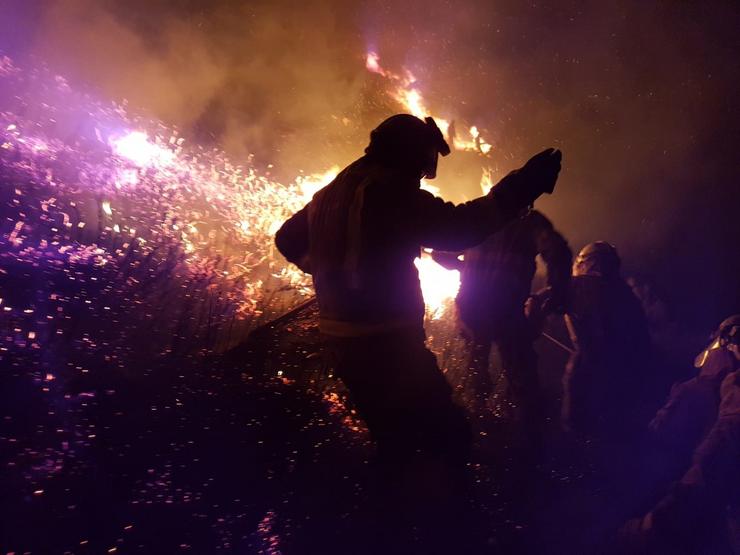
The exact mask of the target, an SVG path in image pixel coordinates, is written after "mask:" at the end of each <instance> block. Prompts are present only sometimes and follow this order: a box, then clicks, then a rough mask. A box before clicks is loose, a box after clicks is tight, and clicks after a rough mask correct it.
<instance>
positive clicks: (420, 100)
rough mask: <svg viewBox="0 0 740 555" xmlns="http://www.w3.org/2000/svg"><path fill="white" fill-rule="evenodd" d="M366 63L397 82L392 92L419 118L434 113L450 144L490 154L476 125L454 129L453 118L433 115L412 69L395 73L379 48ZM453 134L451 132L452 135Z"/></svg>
mask: <svg viewBox="0 0 740 555" xmlns="http://www.w3.org/2000/svg"><path fill="white" fill-rule="evenodd" d="M365 67H366V68H367V70H368V71H370V72H372V73H377V74H378V75H382V76H383V77H385V78H386V79H388V80H390V81H392V82H394V83H395V89H394V90H393V91H392V92H391V93H390V94H391V97H392V98H393V99H395V100H396V101H397V102H398V103H399V104H400V105H401V106H403V107H404V109H405V110H406V111H407V112H408V113H410V114H411V115H413V116H416V117H417V118H422V119H423V118H425V117H429V116H431V117H433V118H434V121H435V122H436V123H437V127H439V129H440V131H442V134H443V135H445V136H446V137H447V139H448V142H449V143H450V145H451V146H452V147H453V148H454V149H456V150H467V151H474V152H478V153H480V154H482V155H487V154H489V153H490V152H491V151H492V150H493V145H491V143H489V142H488V141H486V140H485V139H483V137H481V134H480V130H479V129H478V127H477V126H475V125H472V126H469V127H464V128H463V129H464V131H462V132H461V131H459V130H457V129H455V132H454V134H453V133H451V122H450V120H447V119H445V118H441V117H439V116H438V115H434V114H433V113H432V112H431V111H430V110H429V109H428V108H427V107H426V105H425V104H424V97H423V96H422V94H421V91H420V90H419V87H418V83H417V79H416V77H415V76H414V74H413V73H411V71H409V70H408V69H406V68H404V70H403V75H399V74H397V73H393V72H392V71H389V70H387V69H385V68H383V67H382V66H381V65H380V56H379V55H378V53H377V52H373V51H370V52H368V53H367V55H366V57H365ZM450 135H452V136H450Z"/></svg>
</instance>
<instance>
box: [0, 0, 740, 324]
mask: <svg viewBox="0 0 740 555" xmlns="http://www.w3.org/2000/svg"><path fill="white" fill-rule="evenodd" d="M0 8H1V9H2V13H3V14H4V16H3V19H2V20H1V21H0V48H3V49H5V50H6V51H8V52H10V53H11V54H12V55H14V56H16V57H19V58H21V59H24V58H26V57H27V56H29V55H33V56H36V57H37V59H43V60H45V61H47V62H48V64H49V65H50V66H51V67H52V68H54V69H55V70H56V71H58V72H59V73H63V74H65V75H68V76H70V77H71V79H72V81H73V83H75V84H78V85H79V86H86V87H90V88H91V89H92V90H93V91H95V92H96V93H97V94H99V95H100V96H101V97H103V98H114V99H122V98H126V99H128V101H129V103H130V105H131V106H132V107H134V108H135V109H137V110H141V111H142V112H144V113H148V114H151V115H154V116H156V117H158V118H162V119H164V120H165V121H167V122H170V123H172V124H174V125H178V126H179V127H181V128H182V129H183V130H184V131H185V132H186V134H189V135H190V136H191V137H193V138H194V139H196V140H197V141H198V142H201V143H213V144H217V145H219V146H222V147H223V148H225V149H226V150H227V151H229V152H231V153H232V154H233V155H234V156H235V157H236V158H237V159H238V158H239V157H241V156H244V155H245V154H246V153H251V154H254V155H255V160H256V162H257V163H258V164H262V165H266V164H268V163H275V164H276V166H277V168H278V170H277V171H278V172H280V171H282V172H284V174H285V175H294V174H295V173H296V170H298V169H305V170H307V171H319V170H323V169H325V168H326V167H328V166H330V165H332V164H334V163H339V164H344V163H347V162H349V161H350V160H351V159H352V158H353V157H355V156H357V155H358V154H359V153H360V152H361V149H362V147H363V146H364V143H365V140H366V137H367V133H368V131H369V130H370V129H371V128H372V127H373V125H374V124H376V123H377V122H378V121H379V120H380V119H382V118H383V117H385V116H387V115H389V114H390V113H391V112H392V111H393V110H395V108H394V106H393V104H391V103H389V102H388V101H387V99H386V98H385V97H384V96H383V95H382V94H380V92H379V91H380V90H381V89H382V85H383V83H382V81H381V80H379V79H378V77H377V76H374V75H370V74H368V73H367V72H366V71H365V69H364V65H363V64H364V61H363V56H364V53H365V51H366V50H367V49H368V48H373V49H375V50H377V51H378V52H379V53H380V55H381V57H382V58H383V61H384V62H385V63H387V65H389V66H390V67H395V68H398V67H400V66H401V65H405V66H407V67H409V68H410V69H412V70H413V71H414V72H415V74H416V75H417V77H418V78H419V80H420V82H421V86H422V89H423V91H424V93H425V96H426V98H427V100H428V103H429V105H430V107H431V109H432V111H433V112H434V113H438V114H440V115H442V116H445V117H452V118H460V119H464V120H467V121H470V122H473V123H476V124H477V125H478V126H479V127H481V128H482V129H483V130H484V132H485V136H486V137H488V138H489V140H490V141H491V142H492V143H493V144H494V151H493V163H494V165H495V166H496V167H497V168H498V169H499V170H500V171H502V172H503V171H507V170H508V169H512V168H514V167H516V166H517V165H519V164H520V163H521V162H523V161H524V160H525V159H526V158H527V157H528V156H529V155H530V154H532V153H534V152H536V151H537V150H539V149H541V148H544V147H547V146H557V147H559V148H561V149H562V150H563V152H564V170H563V173H562V177H561V180H560V183H559V186H558V187H559V188H558V190H557V191H556V193H557V194H556V195H554V196H553V197H552V198H548V199H546V200H545V201H543V202H542V203H541V208H542V209H543V210H544V211H545V212H546V213H547V214H549V215H550V216H551V217H552V219H553V220H554V221H555V224H556V226H557V227H558V228H560V229H561V230H562V231H563V232H564V233H565V234H566V235H567V236H568V238H569V239H570V242H571V244H572V246H573V247H574V249H579V248H580V247H581V246H583V245H584V244H585V243H587V242H589V241H592V240H596V239H605V240H609V241H611V242H613V243H615V244H616V245H617V246H618V247H619V248H620V250H621V251H622V254H623V258H624V263H625V266H626V268H627V269H628V270H630V271H640V272H642V273H645V274H647V275H648V276H651V277H652V279H654V280H655V282H656V284H657V286H658V289H659V290H660V291H662V292H663V294H664V295H665V296H666V297H667V298H668V300H669V301H670V302H671V304H672V305H673V307H674V309H675V311H676V313H677V315H678V316H679V317H680V318H681V319H683V320H684V321H686V322H691V323H693V324H694V325H696V326H697V327H699V328H708V327H712V326H714V325H716V323H717V321H718V320H719V319H721V318H723V317H724V316H726V315H727V314H729V313H731V312H740V293H739V291H740V287H738V270H739V265H738V240H739V239H740V224H739V223H738V220H739V218H738V206H739V205H740V203H739V202H738V201H740V195H738V190H739V188H740V170H739V164H738V156H737V154H736V152H735V150H736V149H737V148H739V147H740V140H738V139H740V125H739V123H740V117H738V108H737V101H738V92H739V90H738V84H739V83H740V76H739V75H738V73H739V70H738V68H739V67H740V64H738V59H740V44H739V43H738V38H737V36H738V33H737V29H739V28H740V4H739V3H737V2H731V1H727V2H721V1H720V2H680V1H671V2H647V1H644V0H630V1H624V2H563V1H557V2H555V1H550V2H521V1H512V0H504V1H496V0H491V1H479V2H462V1H461V2H453V1H440V0H432V1H425V2H418V1H403V2H401V1H399V2H387V1H374V2H373V1H368V2H352V1H341V0H332V1H317V0H305V1H303V2H295V1H287V0H278V1H275V0H269V1H268V0H264V1H258V2H235V1H225V0H215V1H212V0H209V1H206V0H198V1H195V0H190V1H182V0H181V1H178V2H175V1H170V2H165V1H163V0H146V1H145V0H128V1H127V2H117V1H114V0H57V1H53V2H52V1H47V2H43V1H37V2H33V1H31V2H29V1H25V0H0ZM453 156H454V154H453ZM445 162H448V161H447V160H444V161H442V164H444V163H445ZM449 163H450V164H451V163H452V162H451V161H450V162H449ZM448 186H450V185H449V184H448Z"/></svg>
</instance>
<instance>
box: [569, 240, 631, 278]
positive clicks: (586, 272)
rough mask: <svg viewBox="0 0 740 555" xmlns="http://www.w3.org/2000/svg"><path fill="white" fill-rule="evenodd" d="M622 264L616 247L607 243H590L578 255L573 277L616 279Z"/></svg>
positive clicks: (574, 264) (574, 263)
mask: <svg viewBox="0 0 740 555" xmlns="http://www.w3.org/2000/svg"><path fill="white" fill-rule="evenodd" d="M621 262H622V261H621V260H620V259H619V253H617V248H616V247H615V246H614V245H611V244H609V243H607V242H606V241H596V242H594V243H589V244H588V245H586V246H585V247H583V248H582V249H581V252H579V253H578V256H577V257H576V259H575V261H574V262H573V275H574V276H599V277H603V278H607V279H611V278H615V277H618V276H619V267H620V265H621Z"/></svg>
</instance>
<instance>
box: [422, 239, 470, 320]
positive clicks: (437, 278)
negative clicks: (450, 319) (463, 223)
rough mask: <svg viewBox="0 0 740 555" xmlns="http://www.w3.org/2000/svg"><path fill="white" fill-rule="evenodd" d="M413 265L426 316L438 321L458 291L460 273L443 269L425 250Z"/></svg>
mask: <svg viewBox="0 0 740 555" xmlns="http://www.w3.org/2000/svg"><path fill="white" fill-rule="evenodd" d="M414 265H415V266H416V269H417V270H418V271H419V281H420V283H421V292H422V295H424V304H425V305H426V308H427V316H429V317H430V318H431V319H432V320H438V319H439V318H441V317H442V316H443V315H444V314H445V313H446V311H447V308H448V307H449V306H450V303H451V302H452V301H453V300H454V299H455V297H456V296H457V292H458V290H459V289H460V272H458V271H457V270H448V269H447V268H443V267H442V266H440V265H439V264H437V263H436V262H435V261H434V260H433V259H432V256H431V251H426V250H425V252H423V253H422V255H421V257H419V258H417V259H415V260H414Z"/></svg>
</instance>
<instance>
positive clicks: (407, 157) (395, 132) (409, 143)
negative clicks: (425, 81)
mask: <svg viewBox="0 0 740 555" xmlns="http://www.w3.org/2000/svg"><path fill="white" fill-rule="evenodd" d="M365 153H367V154H368V155H369V156H372V157H374V158H377V159H378V160H380V161H382V162H383V163H385V164H388V165H391V166H395V167H402V168H408V169H409V170H412V171H414V172H418V173H419V175H420V176H421V177H426V178H428V179H433V178H434V177H435V176H436V175H437V155H438V154H441V155H442V156H447V155H448V154H449V153H450V147H449V145H448V144H447V142H446V141H445V139H444V136H443V135H442V132H441V131H440V130H439V127H437V124H436V123H435V122H434V119H432V118H426V119H425V120H424V121H422V120H420V119H419V118H417V117H414V116H412V115H410V114H396V115H395V116H391V117H389V118H388V119H386V120H385V121H383V122H382V123H381V124H380V125H378V127H376V128H375V129H373V131H372V132H371V133H370V144H369V145H368V147H367V148H366V149H365Z"/></svg>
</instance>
